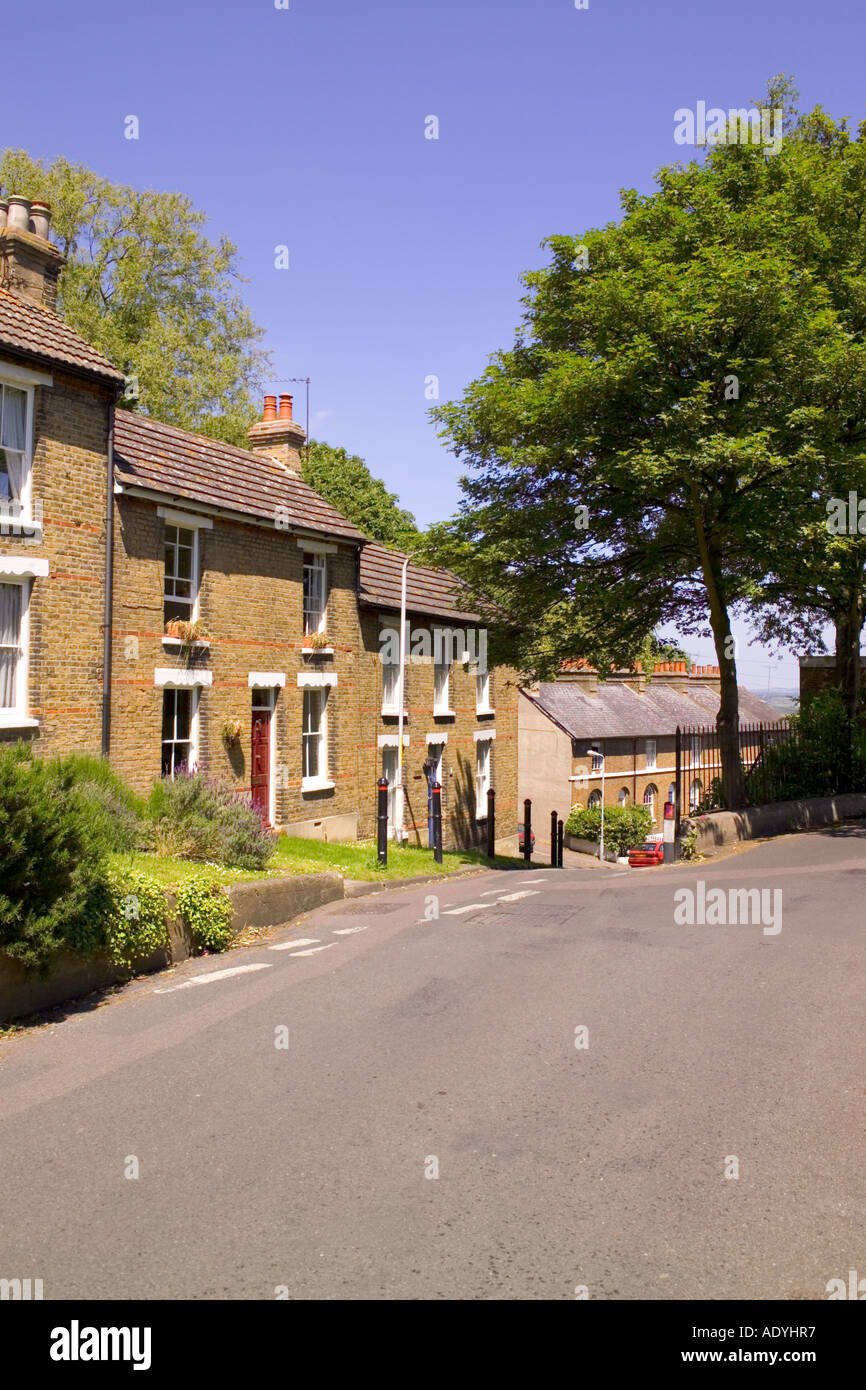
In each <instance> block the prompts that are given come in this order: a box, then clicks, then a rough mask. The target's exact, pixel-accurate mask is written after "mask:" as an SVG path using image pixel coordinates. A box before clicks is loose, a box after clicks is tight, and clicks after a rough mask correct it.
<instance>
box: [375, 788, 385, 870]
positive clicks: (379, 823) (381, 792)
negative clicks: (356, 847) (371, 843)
mask: <svg viewBox="0 0 866 1390" xmlns="http://www.w3.org/2000/svg"><path fill="white" fill-rule="evenodd" d="M377 795H378V802H377V807H376V830H377V836H378V844H377V857H378V860H379V863H380V864H382V865H385V864H387V863H388V778H387V777H380V778H379V782H378V788H377Z"/></svg>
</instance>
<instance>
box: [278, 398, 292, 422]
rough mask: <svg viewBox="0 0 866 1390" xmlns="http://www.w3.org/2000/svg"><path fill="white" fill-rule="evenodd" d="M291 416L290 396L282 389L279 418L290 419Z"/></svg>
mask: <svg viewBox="0 0 866 1390" xmlns="http://www.w3.org/2000/svg"><path fill="white" fill-rule="evenodd" d="M291 418H292V398H291V396H290V395H289V393H288V391H283V392H282V393H281V395H280V419H281V420H291Z"/></svg>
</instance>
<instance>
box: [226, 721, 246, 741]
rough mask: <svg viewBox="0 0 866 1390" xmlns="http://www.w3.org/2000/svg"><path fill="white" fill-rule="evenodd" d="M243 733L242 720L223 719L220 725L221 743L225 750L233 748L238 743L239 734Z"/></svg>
mask: <svg viewBox="0 0 866 1390" xmlns="http://www.w3.org/2000/svg"><path fill="white" fill-rule="evenodd" d="M243 731H244V722H243V720H242V719H234V718H232V719H224V720H223V725H222V736H223V743H224V744H225V745H226V747H227V748H234V746H235V745H236V744H237V743H239V742H240V737H241V734H242V733H243Z"/></svg>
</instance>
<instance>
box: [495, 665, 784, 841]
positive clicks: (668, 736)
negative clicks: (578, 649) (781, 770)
mask: <svg viewBox="0 0 866 1390" xmlns="http://www.w3.org/2000/svg"><path fill="white" fill-rule="evenodd" d="M739 693H740V720H741V722H742V723H764V724H776V723H778V721H779V715H778V713H777V711H776V710H774V709H773V708H772V706H771V705H768V704H766V703H765V701H763V700H761V699H759V698H758V696H757V695H753V694H752V693H751V692H750V691H748V690H745V689H744V688H743V687H742V686H740V687H739ZM719 700H720V675H719V668H718V666H693V667H692V670H691V672H688V671H687V669H686V663H685V662H684V661H667V662H660V663H658V664H657V665H656V667H655V669H654V671H653V673H652V676H648V675H647V674H646V673H645V672H644V671H643V669H642V668H640V666H638V669H636V670H634V671H613V672H611V674H610V676H609V677H608V678H607V679H606V680H604V681H600V680H599V678H598V672H597V671H595V670H593V669H592V667H590V666H587V665H586V664H585V663H584V662H582V661H570V662H565V663H564V664H563V669H562V671H561V672H560V674H559V676H558V677H557V679H556V680H555V681H551V682H546V683H544V684H540V685H536V686H534V687H530V688H527V689H523V690H521V693H520V703H519V714H518V729H519V734H518V743H519V769H520V775H519V787H518V797H519V800H520V803H521V805H522V803H523V801H524V799H525V798H526V797H529V798H530V799H531V801H532V820H533V826H534V829H535V832H536V835H537V836H538V838H539V840H540V839H542V838H544V837H545V832H547V833H548V834H549V831H548V827H549V824H550V813H551V811H556V812H557V814H558V815H559V816H561V817H562V819H563V820H565V818H566V816H567V815H568V813H569V811H570V810H571V808H572V806H581V807H588V806H597V805H599V806H600V805H601V803H602V798H604V805H605V806H617V805H619V806H623V805H629V804H634V803H636V802H637V803H639V804H643V805H645V806H646V807H647V808H648V809H649V811H650V812H651V814H652V818H653V827H654V829H655V830H656V831H658V830H659V829H660V828H661V820H662V814H663V812H662V807H663V805H664V803H665V801H672V800H673V799H674V778H675V774H676V757H675V751H676V730H677V726H678V725H679V726H680V728H683V727H690V726H695V725H707V724H713V723H714V722H715V719H716V715H717V713H718V709H719ZM592 749H594V750H596V752H597V753H601V754H602V755H603V759H604V761H603V763H602V759H601V758H598V757H595V758H594V757H593V756H592V753H591V751H590V750H592ZM684 756H685V763H684V765H685V766H686V767H687V768H688V774H687V775H688V782H687V790H688V801H689V803H690V805H692V806H694V805H697V804H698V803H699V802H700V801H701V800H702V799H703V798H704V796H705V795H706V794H707V793H708V792H709V790H710V788H711V785H712V779H713V777H717V776H718V775H719V770H718V767H717V766H712V765H710V764H709V762H708V759H707V757H706V755H705V754H699V753H698V754H696V755H695V756H694V757H692V751H691V750H689V749H687V750H686V751H685V755H684ZM682 809H683V811H684V812H687V811H688V806H686V805H683V808H682Z"/></svg>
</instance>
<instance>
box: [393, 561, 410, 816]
mask: <svg viewBox="0 0 866 1390" xmlns="http://www.w3.org/2000/svg"><path fill="white" fill-rule="evenodd" d="M408 568H409V556H408V555H407V556H406V558H405V560H404V561H403V573H402V575H401V577H400V703H399V705H398V706H397V710H398V715H399V718H398V722H397V804H396V808H395V817H394V819H395V821H396V824H395V826H394V829H395V832H396V834H395V839H397V840H398V841H399V843H400V844H402V843H403V696H404V683H405V680H406V571H407V570H408Z"/></svg>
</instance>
